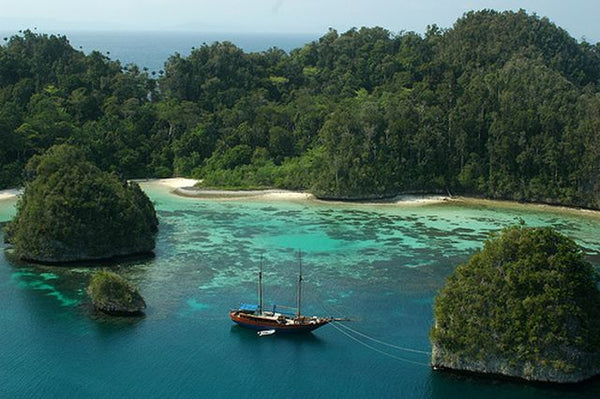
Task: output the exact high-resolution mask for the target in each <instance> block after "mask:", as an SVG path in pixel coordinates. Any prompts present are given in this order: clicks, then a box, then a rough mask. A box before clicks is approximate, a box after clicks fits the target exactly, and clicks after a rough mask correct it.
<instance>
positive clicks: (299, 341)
mask: <svg viewBox="0 0 600 399" xmlns="http://www.w3.org/2000/svg"><path fill="white" fill-rule="evenodd" d="M230 336H231V337H234V338H237V339H238V341H239V342H241V343H248V344H252V343H257V342H269V341H270V342H272V341H275V342H277V343H290V344H294V345H302V346H307V347H320V346H324V345H325V344H326V342H325V341H324V340H323V339H322V338H319V337H318V336H316V335H315V334H313V333H312V332H310V333H300V334H286V333H280V334H277V333H275V334H273V335H268V336H264V337H260V336H259V335H258V334H257V333H256V331H255V330H252V329H249V328H244V327H240V326H238V325H233V326H231V330H230Z"/></svg>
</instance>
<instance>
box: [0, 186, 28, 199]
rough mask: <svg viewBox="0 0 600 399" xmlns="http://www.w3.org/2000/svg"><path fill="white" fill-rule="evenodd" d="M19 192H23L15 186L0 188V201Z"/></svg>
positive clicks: (19, 193)
mask: <svg viewBox="0 0 600 399" xmlns="http://www.w3.org/2000/svg"><path fill="white" fill-rule="evenodd" d="M21 194H23V190H21V189H16V188H11V189H8V190H0V201H1V200H6V199H11V198H14V197H16V196H17V195H21Z"/></svg>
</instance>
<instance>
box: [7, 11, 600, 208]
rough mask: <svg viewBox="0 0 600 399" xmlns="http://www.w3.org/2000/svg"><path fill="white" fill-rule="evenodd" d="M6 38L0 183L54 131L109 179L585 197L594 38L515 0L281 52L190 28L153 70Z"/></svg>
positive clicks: (599, 78) (597, 198) (348, 195)
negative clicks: (187, 44) (403, 28)
mask: <svg viewBox="0 0 600 399" xmlns="http://www.w3.org/2000/svg"><path fill="white" fill-rule="evenodd" d="M4 40H5V44H4V45H3V46H2V47H0V142H2V146H1V147H0V187H13V186H18V185H20V184H22V182H23V179H24V178H25V176H24V174H23V171H24V167H25V165H26V163H27V162H28V160H29V159H30V158H31V157H32V156H34V155H36V154H40V153H42V152H43V151H44V150H46V149H47V148H49V147H51V146H53V145H55V144H63V143H68V144H70V145H73V146H75V147H77V148H79V149H81V150H82V151H83V152H84V153H85V155H86V157H87V158H88V159H89V160H90V161H91V162H93V163H94V164H95V165H96V166H97V167H98V168H100V169H101V170H103V171H107V172H111V173H113V174H116V175H118V176H119V177H121V178H123V179H131V178H145V177H169V176H187V177H194V178H199V179H203V184H204V185H205V186H209V187H225V188H265V187H276V188H286V189H294V190H308V191H310V192H312V193H314V194H315V195H317V196H319V197H321V198H342V199H364V198H382V197H388V196H393V195H396V194H398V193H407V192H420V193H423V192H443V193H451V194H462V195H471V196H482V197H488V198H498V199H511V200H519V201H538V202H546V203H552V204H562V205H569V206H580V207H588V208H596V209H598V208H600V182H599V180H598V176H599V173H600V170H599V165H600V145H599V144H600V140H599V139H600V92H599V86H598V85H599V82H600V47H599V45H598V44H595V45H594V44H590V43H587V42H585V41H583V42H578V41H577V40H575V39H574V38H572V37H571V36H570V35H569V34H568V33H567V32H566V31H565V30H563V29H561V28H559V27H557V26H556V25H554V24H553V23H552V22H550V21H549V20H548V19H546V18H540V17H538V16H535V15H528V14H527V13H526V12H525V11H519V12H496V11H490V10H484V11H478V12H469V13H467V14H465V15H464V16H463V17H462V18H460V19H459V20H458V21H456V23H455V24H454V26H452V27H451V28H449V29H440V28H439V27H437V26H435V25H434V26H430V27H429V28H428V29H427V31H426V33H425V34H424V35H420V34H416V33H413V32H400V33H397V34H393V33H391V32H389V31H387V30H385V29H383V28H380V27H374V28H360V29H351V30H349V31H347V32H345V33H342V34H339V33H338V32H337V31H335V30H333V29H331V30H330V31H329V32H327V33H326V34H325V35H323V36H322V37H321V38H320V39H319V40H317V41H314V42H312V43H308V44H306V45H305V46H304V47H302V48H299V49H296V50H293V51H291V52H290V53H289V54H288V53H286V52H284V51H282V50H279V49H277V48H273V49H270V50H268V51H265V52H261V53H245V52H243V51H242V50H241V49H239V48H238V47H236V46H235V45H234V44H232V43H229V42H222V43H213V44H203V45H201V46H199V47H198V48H196V49H194V50H193V51H192V52H191V54H190V55H189V56H187V57H183V56H181V55H179V54H174V55H173V56H172V57H170V58H169V59H168V60H167V61H166V63H165V68H164V71H161V72H160V73H158V74H157V75H155V74H152V73H148V71H144V70H141V69H140V68H139V67H138V66H136V65H125V66H124V65H121V64H120V63H119V62H118V61H112V60H110V59H109V58H108V57H107V56H106V55H103V54H101V53H99V52H92V53H91V54H89V55H85V54H84V53H83V52H81V51H77V50H75V49H73V48H72V47H71V45H70V44H69V41H68V38H67V37H65V36H55V35H44V34H37V33H33V32H31V31H25V32H23V33H22V34H20V35H16V36H13V37H10V38H8V37H7V38H5V39H4Z"/></svg>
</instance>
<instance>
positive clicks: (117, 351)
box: [0, 184, 600, 398]
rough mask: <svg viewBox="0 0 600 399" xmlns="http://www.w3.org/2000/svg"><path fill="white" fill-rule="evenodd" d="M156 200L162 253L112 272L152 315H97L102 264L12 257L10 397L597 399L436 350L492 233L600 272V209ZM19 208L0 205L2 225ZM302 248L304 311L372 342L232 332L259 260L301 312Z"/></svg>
mask: <svg viewBox="0 0 600 399" xmlns="http://www.w3.org/2000/svg"><path fill="white" fill-rule="evenodd" d="M145 189H146V191H147V192H148V194H149V195H150V196H151V198H152V199H153V200H154V201H155V203H156V206H157V210H158V215H159V219H160V223H161V224H160V232H159V236H158V240H157V249H156V256H155V257H154V258H153V259H149V260H136V261H127V262H122V263H120V264H117V265H113V266H111V268H113V269H115V270H116V271H117V272H119V273H121V274H123V275H125V276H126V277H127V278H129V279H130V280H132V281H133V282H134V283H135V284H137V285H138V286H139V287H140V290H141V292H142V294H143V296H144V297H145V299H146V302H147V303H148V311H147V314H146V316H145V317H144V318H142V319H138V320H127V319H116V320H115V319H106V318H104V317H102V316H100V315H96V314H94V313H93V312H91V310H90V307H89V304H88V303H87V298H86V295H85V287H86V285H87V282H88V279H89V274H90V272H91V271H92V270H93V267H94V266H91V265H85V264H81V265H76V267H73V268H68V269H66V268H58V267H48V266H33V265H29V264H23V263H20V262H15V261H9V260H8V259H7V258H6V253H5V251H2V253H1V254H0V301H1V303H2V306H1V307H0V323H1V325H2V329H0V347H1V348H2V356H1V357H0V375H2V376H3V377H2V384H0V397H11V398H13V397H16V398H20V397H23V398H31V397H60V398H63V397H82V396H88V397H99V398H103V397H106V398H113V397H129V398H135V397H146V398H147V397H182V398H186V397H206V398H231V397H261V398H262V397H274V398H300V397H302V398H305V397H311V398H317V397H340V398H346V397H352V398H396V397H407V398H432V397H433V398H453V397H454V398H456V397H460V398H469V397H473V398H480V397H486V398H487V397H489V398H538V397H539V398H565V397H566V398H592V397H599V396H600V382H598V381H596V382H593V383H590V384H587V385H584V386H583V387H579V388H547V387H539V386H533V385H520V384H516V383H514V382H505V381H496V380H491V379H478V378H473V377H464V376H455V375H449V374H444V373H439V372H434V371H432V370H431V369H430V368H429V367H428V366H427V362H428V355H427V354H426V353H427V352H428V351H429V349H430V347H429V343H428V331H429V328H430V326H431V323H432V303H433V297H434V295H435V293H436V291H437V290H438V289H439V288H440V287H441V286H442V285H443V282H444V279H445V277H446V276H447V275H448V274H449V273H450V272H451V271H452V270H453V268H454V267H455V265H457V264H458V263H460V262H463V261H465V260H466V259H468V257H469V256H470V254H472V253H473V251H475V250H476V249H477V248H479V247H480V246H481V242H482V240H483V239H485V238H486V237H487V235H488V234H489V233H490V232H492V231H496V230H497V229H499V228H501V227H502V226H505V225H507V224H511V223H514V222H515V221H516V220H517V218H522V219H524V220H525V221H526V222H527V223H528V224H529V225H552V226H555V227H556V228H558V229H559V230H560V231H562V232H563V233H565V234H567V235H569V236H571V237H573V238H575V239H576V240H577V241H578V242H579V243H580V244H582V245H583V246H584V248H585V251H586V253H587V255H588V256H589V259H590V260H591V261H593V262H594V263H595V264H597V265H598V264H600V262H599V261H598V260H599V259H600V255H599V253H600V234H599V233H600V219H598V218H597V217H596V216H593V215H592V214H585V213H579V214H578V213H572V212H559V211H547V210H541V209H538V208H531V207H530V208H527V207H491V206H467V205H460V204H456V203H444V204H437V205H424V206H404V207H401V206H389V205H378V206H374V205H336V204H322V203H313V202H294V201H288V202H283V201H282V202H269V203H267V202H260V201H254V202H243V201H239V200H235V201H209V200H197V199H189V198H180V197H176V196H173V195H171V194H169V193H168V192H167V191H166V189H165V188H162V187H160V186H157V185H152V184H146V185H145ZM13 206H14V201H0V221H5V220H7V219H8V218H10V217H11V215H12V214H14V209H13ZM297 249H302V251H303V254H304V255H303V264H304V274H305V285H304V288H305V289H304V293H305V302H304V311H303V313H307V314H323V315H328V314H331V315H334V316H348V317H351V318H352V320H353V321H352V322H350V323H347V326H349V327H351V328H352V329H353V330H356V331H359V332H360V333H362V334H365V335H366V336H368V337H371V338H373V339H376V340H377V341H373V340H369V339H367V338H366V337H365V336H363V335H357V334H356V333H354V332H352V331H349V330H346V329H344V328H342V327H338V328H335V326H325V327H323V328H320V329H318V330H316V331H315V332H314V333H312V334H309V335H306V336H296V337H289V336H278V335H274V336H271V337H262V338H259V337H257V336H256V335H255V334H254V333H253V332H251V331H248V330H244V329H242V328H239V327H237V326H234V325H233V324H232V323H231V322H230V321H229V319H228V314H227V312H228V310H229V309H230V308H232V307H234V306H237V305H238V304H239V302H241V301H253V300H254V298H255V297H256V284H255V278H256V271H257V267H258V259H259V255H260V254H261V253H263V254H264V257H265V262H264V271H265V302H266V303H268V304H270V303H274V302H277V303H278V304H281V305H293V304H294V301H295V280H296V272H297V260H296V257H295V251H296V250H297ZM346 334H348V335H349V336H348V335H346ZM382 343H388V344H390V345H393V347H392V346H389V345H384V344H382ZM402 348H405V349H411V350H413V351H406V350H403V349H402ZM414 350H416V351H417V352H414ZM421 352H425V353H421Z"/></svg>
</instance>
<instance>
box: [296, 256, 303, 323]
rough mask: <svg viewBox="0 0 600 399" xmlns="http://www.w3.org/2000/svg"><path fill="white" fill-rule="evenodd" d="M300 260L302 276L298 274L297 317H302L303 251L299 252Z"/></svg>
mask: <svg viewBox="0 0 600 399" xmlns="http://www.w3.org/2000/svg"><path fill="white" fill-rule="evenodd" d="M298 258H299V259H300V274H298V297H297V300H298V306H297V311H296V317H300V303H301V302H302V251H298Z"/></svg>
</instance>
